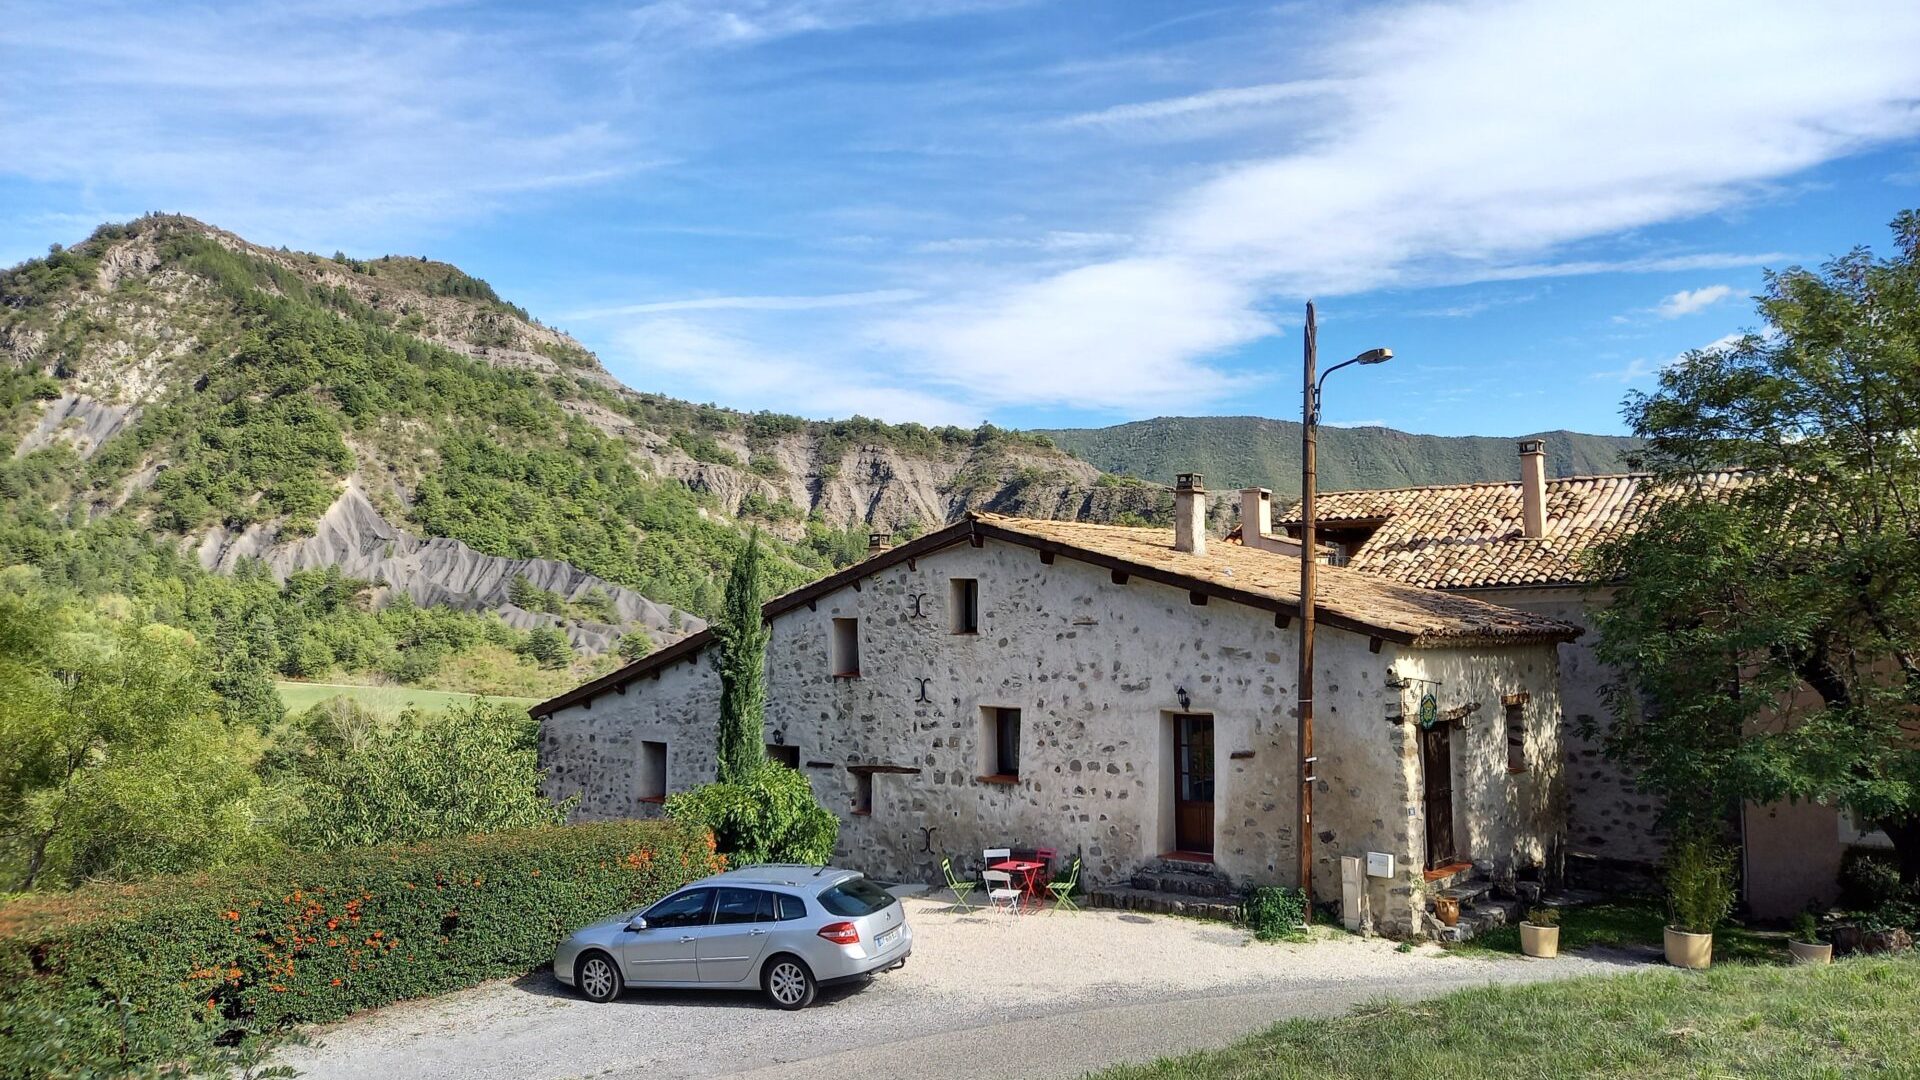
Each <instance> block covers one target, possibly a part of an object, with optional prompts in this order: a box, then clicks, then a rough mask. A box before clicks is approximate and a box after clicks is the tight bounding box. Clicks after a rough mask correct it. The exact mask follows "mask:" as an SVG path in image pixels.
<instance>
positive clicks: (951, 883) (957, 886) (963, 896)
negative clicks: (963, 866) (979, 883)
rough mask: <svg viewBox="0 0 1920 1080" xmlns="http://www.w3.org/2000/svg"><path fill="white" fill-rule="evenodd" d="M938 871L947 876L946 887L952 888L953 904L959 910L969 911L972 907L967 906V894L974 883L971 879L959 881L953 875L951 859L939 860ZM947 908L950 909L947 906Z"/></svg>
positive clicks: (971, 889)
mask: <svg viewBox="0 0 1920 1080" xmlns="http://www.w3.org/2000/svg"><path fill="white" fill-rule="evenodd" d="M940 872H941V873H942V874H945V875H946V876H947V888H949V889H952V890H953V906H954V907H957V908H959V909H960V910H961V911H965V912H969V913H971V912H972V911H973V909H972V908H971V907H968V906H967V894H968V893H970V892H972V891H973V886H974V884H975V883H974V882H971V881H961V880H960V879H959V878H957V877H955V876H954V875H953V860H952V859H941V860H940ZM948 910H952V909H951V908H949V909H948Z"/></svg>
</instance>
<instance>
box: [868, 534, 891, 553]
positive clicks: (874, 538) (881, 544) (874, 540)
mask: <svg viewBox="0 0 1920 1080" xmlns="http://www.w3.org/2000/svg"><path fill="white" fill-rule="evenodd" d="M892 546H893V534H892V533H881V532H870V533H868V534H867V556H868V557H869V558H871V557H873V556H875V555H878V554H880V553H881V552H883V551H885V550H887V549H888V548H890V547H892Z"/></svg>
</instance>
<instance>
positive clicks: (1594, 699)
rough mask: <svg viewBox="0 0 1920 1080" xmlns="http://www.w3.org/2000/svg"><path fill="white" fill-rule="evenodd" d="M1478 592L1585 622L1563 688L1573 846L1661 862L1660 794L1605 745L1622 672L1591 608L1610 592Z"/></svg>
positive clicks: (1565, 648)
mask: <svg viewBox="0 0 1920 1080" xmlns="http://www.w3.org/2000/svg"><path fill="white" fill-rule="evenodd" d="M1472 595H1473V596H1475V597H1476V598H1478V599H1481V600H1485V601H1487V602H1488V603H1492V604H1500V605H1502V606H1504V607H1511V608H1518V609H1520V610H1522V611H1532V612H1537V613H1539V614H1541V615H1546V616H1549V617H1551V618H1555V619H1560V620H1562V621H1564V622H1570V623H1572V624H1574V625H1575V626H1580V627H1585V628H1586V631H1587V632H1586V633H1585V634H1583V635H1581V637H1580V638H1578V639H1577V640H1575V641H1571V642H1568V643H1567V644H1564V645H1562V646H1560V693H1561V698H1562V704H1563V707H1564V708H1565V710H1566V716H1567V724H1566V730H1565V733H1564V742H1565V746H1566V755H1567V772H1566V781H1567V798H1568V805H1567V821H1568V831H1567V842H1568V847H1569V850H1570V853H1572V854H1574V855H1575V856H1577V857H1583V858H1586V859H1590V860H1598V861H1600V862H1601V863H1603V864H1605V863H1615V864H1628V865H1631V866H1639V867H1652V866H1654V865H1656V864H1658V863H1659V861H1660V859H1661V858H1662V856H1663V855H1664V854H1665V851H1666V845H1665V843H1664V842H1663V840H1662V839H1661V837H1660V834H1659V832H1658V830H1657V829H1656V824H1657V822H1658V820H1659V816H1660V801H1659V797H1658V796H1656V795H1653V794H1651V793H1648V792H1644V791H1641V790H1640V789H1639V788H1638V787H1636V786H1635V785H1634V782H1633V777H1632V776H1631V775H1630V774H1629V773H1627V772H1626V771H1625V770H1624V769H1623V768H1622V767H1621V766H1619V765H1616V764H1614V763H1613V762H1611V761H1608V760H1607V757H1606V754H1605V752H1604V751H1603V750H1602V749H1601V740H1602V738H1604V736H1605V732H1606V729H1607V728H1608V727H1609V726H1610V725H1611V723H1612V717H1613V713H1612V711H1611V709H1610V707H1609V706H1608V704H1607V698H1606V687H1607V686H1608V685H1609V684H1611V683H1613V682H1614V681H1616V679H1617V678H1618V676H1617V675H1616V674H1615V672H1614V670H1613V669H1612V668H1610V667H1608V666H1606V665H1605V664H1602V663H1601V662H1600V658H1599V657H1598V656H1597V655H1595V653H1594V649H1595V647H1596V646H1597V645H1598V644H1599V631H1598V630H1597V629H1595V628H1594V625H1593V616H1592V611H1593V610H1594V609H1595V608H1596V607H1602V606H1605V605H1606V604H1607V603H1608V601H1609V600H1610V599H1611V593H1610V592H1608V591H1604V590H1603V591H1599V592H1595V593H1583V592H1582V591H1581V590H1579V589H1576V588H1556V589H1500V590H1474V591H1473V592H1472ZM1589 722H1591V723H1592V724H1594V725H1597V728H1598V731H1597V732H1596V734H1595V736H1594V737H1593V738H1591V739H1589V738H1586V737H1584V736H1583V735H1581V734H1580V732H1581V729H1582V727H1583V726H1585V725H1586V724H1588V723H1589Z"/></svg>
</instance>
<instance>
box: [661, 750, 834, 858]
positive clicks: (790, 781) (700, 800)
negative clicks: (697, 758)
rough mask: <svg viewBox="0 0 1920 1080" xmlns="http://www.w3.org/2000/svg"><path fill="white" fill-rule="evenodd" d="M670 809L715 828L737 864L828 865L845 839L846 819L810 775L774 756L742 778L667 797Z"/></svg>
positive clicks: (693, 822)
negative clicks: (825, 802)
mask: <svg viewBox="0 0 1920 1080" xmlns="http://www.w3.org/2000/svg"><path fill="white" fill-rule="evenodd" d="M667 814H668V815H669V816H671V817H673V818H676V819H678V820H680V821H684V822H686V823H687V824H689V825H693V826H697V827H699V828H703V829H708V830H711V831H712V833H713V835H714V838H715V840H716V842H717V843H718V845H719V850H720V853H721V854H723V855H725V856H726V857H727V859H728V861H729V862H731V863H732V864H733V865H735V866H754V865H757V864H760V863H805V864H806V865H808V866H824V865H826V862H827V860H828V859H830V858H832V857H833V843H834V841H835V840H837V839H839V838H840V819H839V818H837V817H835V816H834V815H833V811H831V810H828V809H827V808H826V807H824V806H821V805H820V803H819V801H818V800H816V799H815V798H814V797H813V785H812V784H810V783H808V781H807V778H806V776H805V775H803V774H802V773H800V772H799V771H798V770H795V769H790V768H788V767H786V766H785V765H779V764H775V763H773V762H770V761H762V762H760V763H759V764H758V765H755V766H754V767H753V768H752V769H751V770H750V771H749V772H748V773H747V774H746V776H745V777H743V778H742V779H741V780H739V781H738V782H735V783H727V784H706V785H703V786H701V787H697V788H694V789H692V790H691V791H683V792H681V793H679V794H677V795H669V796H667Z"/></svg>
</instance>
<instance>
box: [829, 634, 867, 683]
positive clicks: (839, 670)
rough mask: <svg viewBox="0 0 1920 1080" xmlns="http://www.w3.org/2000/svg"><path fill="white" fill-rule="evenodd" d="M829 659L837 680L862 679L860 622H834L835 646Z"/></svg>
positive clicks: (833, 645)
mask: <svg viewBox="0 0 1920 1080" xmlns="http://www.w3.org/2000/svg"><path fill="white" fill-rule="evenodd" d="M830 652H831V655H830V656H829V657H828V659H830V660H831V661H832V663H833V677H834V678H836V679H857V678H859V677H860V620H859V619H835V620H833V644H832V648H831V650H830Z"/></svg>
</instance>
